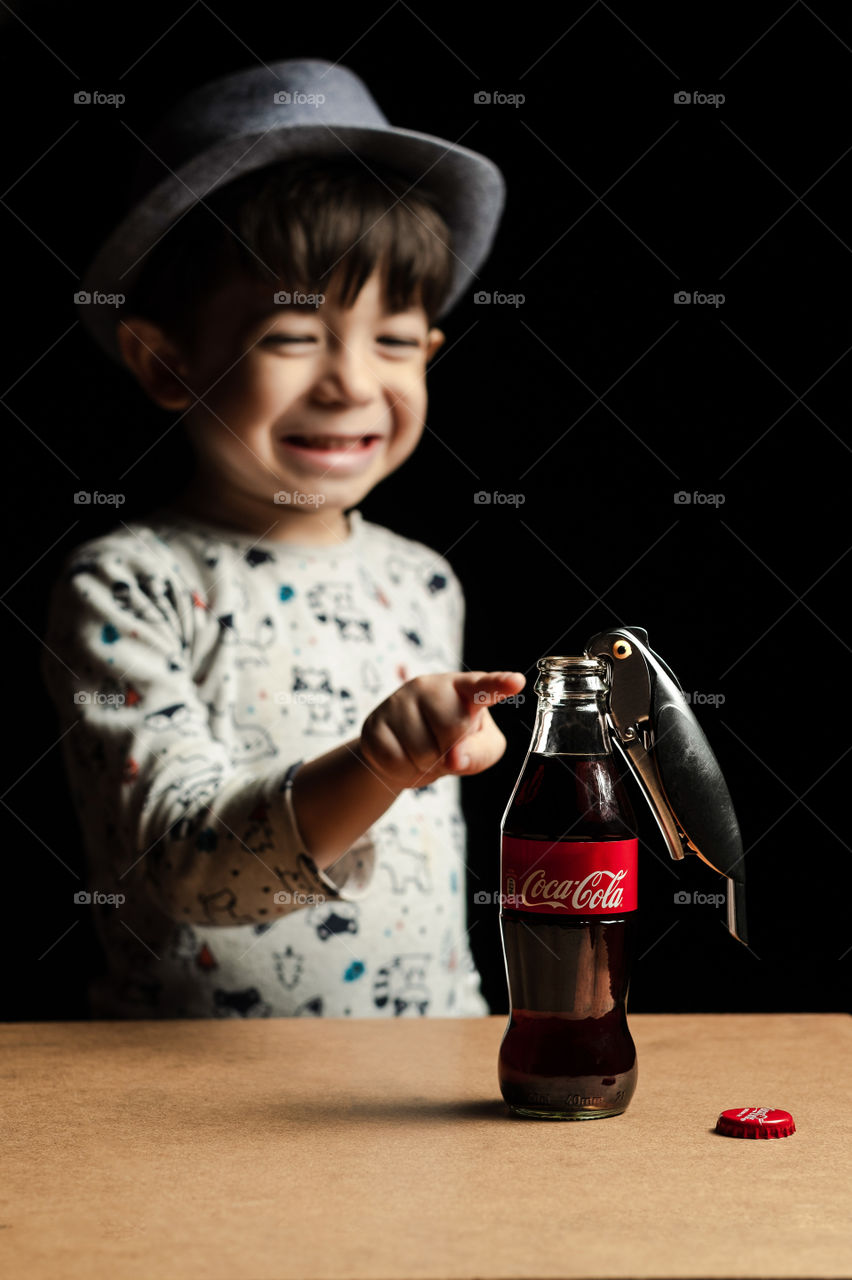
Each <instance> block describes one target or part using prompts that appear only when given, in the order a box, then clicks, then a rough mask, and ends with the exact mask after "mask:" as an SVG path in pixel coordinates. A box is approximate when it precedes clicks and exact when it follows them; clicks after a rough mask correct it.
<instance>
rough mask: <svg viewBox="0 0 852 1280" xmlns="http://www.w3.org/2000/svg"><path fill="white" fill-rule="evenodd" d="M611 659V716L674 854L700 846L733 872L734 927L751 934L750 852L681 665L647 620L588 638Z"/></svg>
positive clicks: (708, 858) (705, 858)
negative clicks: (652, 637) (669, 662)
mask: <svg viewBox="0 0 852 1280" xmlns="http://www.w3.org/2000/svg"><path fill="white" fill-rule="evenodd" d="M586 652H587V654H588V655H589V657H594V658H604V659H606V660H607V662H608V664H609V674H610V688H609V699H608V702H609V720H610V724H611V727H612V729H613V731H614V734H615V740H616V744H617V745H618V748H619V750H620V751H621V754H622V755H623V756H624V758H625V760H626V761H627V765H628V767H629V769H630V771H631V773H632V774H633V776H634V778H635V779H636V781H637V782H638V783H639V786H640V787H641V788H642V791H643V793H644V795H645V799H646V800H647V801H648V804H649V805H650V807H651V810H652V812H653V814H654V817H655V818H656V820H657V825H658V826H659V828H660V830H661V831H662V833H663V836H664V837H665V840H666V844H667V845H668V849H669V853H670V854H671V856H672V858H674V859H676V860H679V859H681V858H683V857H684V856H685V855H686V854H687V853H697V854H698V856H699V858H701V860H702V862H706V863H707V865H708V867H712V868H713V870H714V871H716V872H718V873H719V874H720V875H723V876H726V877H727V881H728V886H727V906H728V928H729V930H730V931H731V933H732V934H733V936H734V937H735V938H736V939H737V940H738V941H739V942H742V943H747V942H748V934H747V927H746V911H745V907H746V899H745V855H744V853H743V842H742V836H741V835H740V828H739V824H738V823H737V818H736V814H735V813H734V806H733V803H732V801H731V797H730V793H729V792H728V788H727V785H726V783H725V779H724V777H723V776H722V771H721V769H720V768H719V764H718V761H717V760H716V757H715V756H714V754H713V751H712V750H711V747H710V743H709V742H708V741H707V739H706V737H705V736H704V733H703V732H702V730H701V726H700V725H699V723H698V721H697V720H696V718H695V716H694V715H693V713H692V710H691V709H690V706H689V703H688V702H687V701H686V698H685V697H684V693H683V689H682V687H681V685H680V682H679V680H678V679H677V677H676V676H675V674H674V672H673V671H671V670H670V668H669V667H667V666H666V664H665V663H664V662H663V660H662V658H660V657H659V655H658V654H656V653H654V652H653V651H652V650H651V649H650V648H649V647H648V633H647V631H645V630H643V629H642V627H612V628H610V629H609V630H608V631H600V632H598V634H597V635H595V636H593V637H592V639H591V640H590V641H589V643H588V644H587V645H586Z"/></svg>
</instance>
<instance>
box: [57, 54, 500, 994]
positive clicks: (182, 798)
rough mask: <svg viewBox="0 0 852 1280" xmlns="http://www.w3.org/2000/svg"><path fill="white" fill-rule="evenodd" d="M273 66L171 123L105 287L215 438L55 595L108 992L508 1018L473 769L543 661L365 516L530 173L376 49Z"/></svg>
mask: <svg viewBox="0 0 852 1280" xmlns="http://www.w3.org/2000/svg"><path fill="white" fill-rule="evenodd" d="M269 70H270V68H266V69H257V70H254V69H253V70H250V71H247V72H240V73H238V74H236V75H234V76H229V77H226V78H225V79H224V80H220V81H217V82H215V83H213V84H211V85H207V86H205V87H204V88H203V89H201V90H198V91H197V92H196V93H195V94H193V95H191V97H190V98H189V99H187V100H184V102H183V103H181V104H180V105H179V106H178V108H177V109H176V110H175V112H174V113H173V114H172V116H171V117H169V118H168V119H167V121H166V122H165V124H164V125H163V126H162V128H161V130H160V135H159V137H158V138H156V139H155V143H154V146H153V148H152V149H153V151H154V152H156V154H157V155H158V156H159V157H161V158H162V159H164V160H165V162H166V165H167V170H168V174H169V176H167V177H166V178H165V179H164V180H162V181H161V182H160V184H159V185H158V186H156V188H155V189H154V190H153V191H150V190H149V191H148V194H147V195H146V196H144V197H143V198H142V199H141V200H139V201H138V203H137V204H136V207H135V208H134V209H133V211H132V212H131V214H130V215H129V216H128V218H126V219H125V220H124V222H123V223H122V225H121V226H120V227H119V228H118V229H117V231H116V232H115V233H114V234H113V236H112V237H111V239H110V240H109V241H108V242H107V245H106V246H105V248H104V249H103V250H102V251H101V253H100V254H99V256H98V257H97V258H96V260H95V263H94V264H93V266H92V267H91V268H90V271H89V275H88V279H87V286H88V287H90V289H91V291H92V293H93V295H94V293H95V290H98V289H101V290H102V291H103V292H105V293H110V292H117V291H120V290H118V289H116V288H114V287H113V288H110V286H111V285H113V286H114V285H115V284H116V283H117V282H119V281H122V282H123V283H124V286H125V288H126V289H127V288H128V282H129V293H128V296H127V300H126V303H125V305H124V308H123V311H122V313H121V317H120V320H119V322H118V323H117V324H116V323H115V321H114V320H113V321H112V322H110V320H109V318H108V317H106V316H105V314H103V312H104V311H105V309H103V308H101V309H98V308H97V307H95V306H88V307H81V315H82V316H83V317H84V319H85V321H86V323H87V325H88V327H89V329H90V331H91V332H92V334H93V336H95V337H96V338H97V339H98V340H99V341H100V342H101V344H102V346H103V347H104V349H105V350H106V351H107V352H108V353H109V354H110V355H112V356H113V357H114V358H120V359H121V360H122V361H123V362H124V363H125V365H126V366H127V368H128V369H129V370H130V371H131V372H132V374H133V375H134V377H135V378H136V380H137V381H138V383H139V385H140V386H141V387H142V388H143V390H144V391H145V393H146V394H147V395H149V396H150V397H151V398H152V399H153V400H154V401H155V402H156V403H157V404H158V405H160V406H161V407H162V408H164V409H166V410H169V411H172V412H178V413H179V414H180V415H181V417H180V420H181V421H182V422H183V425H184V428H185V430H186V431H187V433H188V435H189V438H190V440H191V443H192V445H193V448H194V452H195V456H196V460H197V469H196V473H195V475H194V478H193V480H192V482H191V483H190V485H189V486H188V488H187V489H186V491H185V492H184V493H183V494H182V496H181V497H180V499H179V500H178V501H177V502H175V503H173V504H171V506H169V507H160V508H157V509H155V510H154V511H153V512H152V513H150V514H149V515H148V516H147V517H146V518H145V519H140V520H135V521H132V522H129V523H124V522H121V523H120V524H119V525H118V527H117V528H116V529H115V530H114V531H112V532H110V533H109V534H107V535H105V536H101V537H97V538H93V539H90V540H89V541H88V542H86V543H84V544H83V545H82V546H80V547H78V548H77V549H76V551H75V552H74V553H73V554H72V555H71V556H70V557H69V559H68V561H67V563H66V565H65V568H64V572H63V573H62V575H61V579H60V581H59V582H58V584H57V586H56V588H55V591H54V596H53V600H52V607H51V621H50V625H49V634H48V636H47V647H46V650H45V653H46V655H47V656H46V659H45V666H44V670H45V678H46V680H47V683H48V686H49V688H50V690H51V693H52V696H53V698H54V701H55V703H56V706H57V709H58V711H59V714H60V718H61V721H62V729H63V731H65V736H64V738H63V749H64V751H65V758H66V765H67V768H68V771H69V775H70V778H71V783H72V792H73V796H74V801H75V804H76V806H77V810H78V814H79V817H80V820H81V824H82V827H83V832H84V838H85V845H86V851H87V858H88V862H89V872H90V888H91V896H92V902H93V906H94V910H95V913H96V915H95V920H96V925H97V929H98V933H99V936H100V938H101V941H102V943H103V947H104V952H105V956H106V963H107V969H106V973H105V974H104V975H103V976H101V977H100V978H99V979H97V980H96V982H95V983H94V984H93V986H92V990H91V1004H92V1012H93V1015H94V1016H95V1017H100V1018H123V1017H170V1016H171V1017H208V1016H213V1015H216V1016H231V1017H247V1016H269V1015H288V1014H307V1015H324V1016H368V1015H373V1016H375V1015H387V1016H412V1015H413V1016H421V1015H425V1014H429V1015H438V1016H446V1015H467V1016H469V1015H477V1014H485V1013H487V1012H488V1009H487V1006H486V1004H485V1001H484V999H483V997H482V995H481V992H480V990H479V979H478V975H477V973H476V971H475V967H474V964H473V960H472V957H471V953H470V949H469V946H468V941H467V933H466V923H465V906H464V891H465V830H464V825H463V820H462V815H461V810H460V806H459V783H458V780H457V775H459V774H474V773H478V772H480V771H482V770H483V769H486V768H488V767H489V765H491V764H493V763H494V762H495V761H496V760H497V759H499V757H500V756H501V754H502V752H503V750H504V747H505V739H504V738H503V735H502V734H501V733H500V731H499V730H498V729H497V727H496V726H495V724H494V722H493V720H492V719H491V716H490V714H489V712H488V709H487V706H488V704H492V703H494V702H496V701H499V700H500V699H501V698H503V697H506V696H509V695H511V694H515V693H517V692H518V691H519V690H520V689H521V687H522V686H523V683H524V677H523V676H522V675H521V674H520V673H513V672H481V671H462V670H461V669H460V668H461V653H460V649H461V639H462V623H463V608H464V602H463V597H462V593H461V588H460V586H459V583H458V580H457V578H456V577H455V575H454V573H453V571H452V569H451V567H450V565H449V564H448V563H447V561H446V560H445V559H443V558H442V557H441V556H440V555H437V554H436V553H435V552H433V551H431V550H430V549H429V548H427V547H425V546H424V545H422V544H421V543H417V542H412V541H411V540H409V539H406V538H403V537H401V536H400V535H398V534H395V533H392V532H391V531H390V530H388V529H385V528H382V527H380V526H378V525H375V524H372V523H370V522H368V521H366V520H364V519H363V517H362V516H361V513H360V512H359V511H358V509H357V504H358V503H359V502H360V501H361V500H362V499H363V498H364V497H365V495H366V494H368V493H369V492H370V490H371V489H372V488H373V487H374V486H375V485H376V484H378V483H379V482H380V481H381V480H382V479H383V478H384V477H385V476H387V475H389V474H390V473H391V472H393V471H395V470H396V469H397V468H398V467H399V466H400V465H401V464H402V463H403V462H404V461H405V460H406V459H407V458H408V457H410V455H411V454H412V453H413V451H414V449H415V448H416V445H417V443H418V441H419V439H420V436H421V434H422V431H423V426H424V417H425V413H426V390H425V369H426V365H427V363H428V361H429V360H430V359H431V358H432V356H433V355H434V354H435V352H436V351H437V350H438V349H439V348H440V346H441V344H442V343H443V341H444V335H443V334H442V333H441V331H440V330H439V329H437V328H436V327H435V326H434V320H435V319H436V318H438V317H439V316H440V315H441V314H443V313H444V312H446V310H447V309H448V307H449V306H450V305H452V303H453V302H454V301H455V300H456V298H457V297H458V296H459V293H460V292H461V291H462V290H463V289H464V288H465V286H466V284H467V283H468V282H469V280H470V279H471V278H472V276H473V274H474V273H475V270H476V267H478V265H479V264H480V262H481V261H482V259H483V258H484V257H485V254H486V253H487V251H488V248H489V246H490V243H491V239H492V238H493V234H494V231H495V228H496V225H497V221H498V219H499V214H500V209H501V206H502V180H501V179H500V176H499V173H498V171H497V170H496V169H495V168H494V166H493V165H491V164H490V162H489V161H487V160H485V159H484V158H483V157H479V156H475V155H474V153H471V152H467V151H464V150H462V149H458V148H452V147H451V146H450V144H447V143H443V142H441V141H440V140H436V139H430V138H426V137H424V135H419V134H414V133H411V132H410V131H406V130H396V129H393V128H392V127H391V126H390V125H388V124H387V122H386V121H385V119H384V117H383V116H382V115H381V113H380V112H379V111H378V108H377V107H376V105H375V103H374V102H373V100H372V98H371V97H370V95H369V93H368V92H367V89H366V87H365V86H364V85H363V84H362V82H361V81H360V80H359V79H358V78H357V77H356V76H354V75H353V74H352V72H350V71H347V70H346V69H345V68H341V67H332V66H330V64H328V63H322V62H313V61H290V62H282V63H277V64H273V66H272V68H271V70H272V71H273V72H274V74H275V76H276V83H277V84H278V85H280V88H279V89H278V90H277V91H276V92H275V94H273V93H272V91H271V89H270V86H269V76H268V71H269ZM273 99H275V101H273ZM306 99H313V101H303V100H306ZM319 99H322V101H321V102H320V101H319ZM222 175H225V176H224V179H223V177H222ZM424 175H425V177H424ZM421 178H422V179H423V181H420V179H421ZM213 188H215V190H214V189H213ZM187 191H189V193H190V194H189V195H187ZM211 192H212V194H209V193H211ZM199 196H200V197H201V198H202V200H203V203H198V202H197V200H198V197H199ZM138 259H143V261H141V262H138V261H136V260H138Z"/></svg>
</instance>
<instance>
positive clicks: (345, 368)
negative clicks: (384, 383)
mask: <svg viewBox="0 0 852 1280" xmlns="http://www.w3.org/2000/svg"><path fill="white" fill-rule="evenodd" d="M316 389H317V394H318V395H319V397H320V399H322V401H323V403H334V402H337V401H345V402H346V403H348V404H358V405H367V404H370V402H371V401H372V400H375V399H376V397H377V396H378V394H379V391H380V389H381V382H380V379H379V378H378V377H377V375H376V373H375V372H374V371H373V370H372V369H371V368H370V365H369V362H368V361H366V360H365V359H364V358H363V357H362V356H360V355H359V354H358V352H356V351H353V350H351V349H349V348H345V347H342V346H341V347H340V348H339V349H338V350H336V351H333V352H329V353H328V355H327V356H326V358H325V361H324V366H323V369H322V371H321V373H320V374H319V377H318V379H317V387H316Z"/></svg>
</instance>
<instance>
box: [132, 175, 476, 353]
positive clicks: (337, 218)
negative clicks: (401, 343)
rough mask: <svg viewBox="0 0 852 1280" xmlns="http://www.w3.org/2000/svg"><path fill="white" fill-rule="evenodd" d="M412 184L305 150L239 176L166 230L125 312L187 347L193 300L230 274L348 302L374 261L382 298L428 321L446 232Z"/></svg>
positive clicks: (436, 301) (445, 281)
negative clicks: (418, 311) (417, 310)
mask: <svg viewBox="0 0 852 1280" xmlns="http://www.w3.org/2000/svg"><path fill="white" fill-rule="evenodd" d="M411 185H412V184H411V182H410V181H409V179H407V178H404V177H402V176H401V175H400V174H397V173H395V172H391V171H390V170H387V169H379V168H377V167H375V166H371V168H370V169H368V168H366V167H365V166H364V165H363V164H362V163H361V162H360V161H358V160H357V159H355V158H354V157H353V158H352V159H349V158H343V159H337V158H326V157H320V158H318V157H315V156H311V157H305V158H301V159H298V160H295V161H286V162H283V163H278V164H274V165H270V166H267V167H265V168H262V169H258V170H255V171H254V172H252V173H248V174H245V175H243V176H242V177H240V178H237V179H235V180H234V181H233V182H231V183H228V184H227V185H226V186H224V187H222V188H221V189H220V190H217V191H214V192H213V193H212V195H210V196H209V197H207V198H206V199H205V201H204V204H201V203H199V204H197V205H194V206H193V207H192V208H191V209H190V211H189V212H188V213H187V214H185V215H184V217H183V218H181V219H180V221H179V222H177V223H176V224H175V225H174V226H173V227H172V228H170V229H169V231H168V232H167V233H166V235H165V236H164V237H163V239H162V240H161V241H160V242H159V243H158V244H157V245H156V246H155V247H154V249H153V250H151V252H150V253H149V254H148V257H147V259H146V261H145V264H144V266H143V268H142V271H141V274H140V275H139V277H138V279H137V280H136V282H135V283H134V284H133V286H132V287H131V289H130V290H129V292H128V297H127V300H126V302H125V304H124V306H123V307H122V314H125V315H126V314H130V313H133V314H137V315H142V316H145V317H146V319H148V320H151V321H153V323H155V324H157V325H159V326H160V327H161V328H162V329H164V330H165V332H166V333H167V334H168V335H169V336H170V337H171V338H173V339H174V340H176V341H177V342H179V343H181V344H182V345H185V347H186V348H187V350H192V349H193V339H194V333H195V315H196V312H197V309H198V307H199V306H200V305H201V304H202V303H203V302H204V301H205V299H207V298H209V297H210V296H211V295H212V294H213V293H214V292H215V291H216V290H217V289H218V288H219V287H220V286H221V285H222V284H224V283H226V281H227V280H228V279H229V278H230V277H232V276H233V275H234V274H235V273H239V272H243V273H246V274H248V275H249V276H251V277H254V278H256V279H258V280H261V281H267V282H268V283H269V285H270V288H271V289H281V290H289V291H291V292H295V291H297V290H302V291H304V292H306V293H324V294H326V295H328V294H329V293H330V292H331V291H332V289H333V288H334V289H337V290H339V296H340V299H341V301H342V303H343V305H344V306H347V307H348V306H352V304H353V303H354V302H355V299H356V298H357V296H358V294H359V293H360V291H361V287H362V285H363V284H364V282H365V281H366V280H367V279H368V278H369V277H370V276H371V275H372V273H373V271H374V270H376V269H379V270H380V271H381V272H382V275H383V281H384V286H385V296H386V299H387V301H388V303H389V305H390V306H391V307H392V308H393V309H395V310H396V309H399V310H404V309H405V308H407V307H409V306H412V305H418V304H419V305H421V306H422V307H423V309H424V311H425V312H426V315H427V318H428V320H429V323H430V324H431V323H433V321H434V320H435V318H436V317H437V315H438V314H439V313H440V310H441V307H442V305H443V303H444V301H445V299H446V297H447V294H448V292H449V289H450V285H451V283H452V252H451V244H450V238H451V237H450V231H449V228H448V227H447V224H446V222H445V221H444V219H443V217H442V216H441V215H440V213H438V211H437V209H435V208H434V206H433V205H432V204H431V202H430V201H429V199H428V198H427V197H425V196H424V195H422V194H418V193H417V192H416V190H414V191H412V190H409V188H410V187H411ZM220 219H221V221H220ZM223 224H224V225H223ZM332 280H333V282H334V283H333V285H332Z"/></svg>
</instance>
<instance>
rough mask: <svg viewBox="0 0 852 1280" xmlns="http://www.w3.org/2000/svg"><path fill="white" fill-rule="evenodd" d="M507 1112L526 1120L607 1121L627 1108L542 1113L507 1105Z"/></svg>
mask: <svg viewBox="0 0 852 1280" xmlns="http://www.w3.org/2000/svg"><path fill="white" fill-rule="evenodd" d="M507 1106H508V1107H509V1110H510V1111H512V1112H513V1113H514V1114H515V1115H516V1116H523V1117H524V1118H525V1119H528V1120H607V1119H609V1117H610V1116H621V1115H624V1112H625V1111H626V1110H627V1107H614V1108H612V1109H611V1110H606V1111H544V1110H541V1109H539V1108H537V1107H516V1106H514V1105H513V1104H512V1103H511V1102H510V1103H507Z"/></svg>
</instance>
